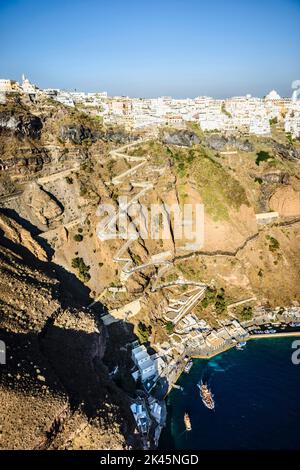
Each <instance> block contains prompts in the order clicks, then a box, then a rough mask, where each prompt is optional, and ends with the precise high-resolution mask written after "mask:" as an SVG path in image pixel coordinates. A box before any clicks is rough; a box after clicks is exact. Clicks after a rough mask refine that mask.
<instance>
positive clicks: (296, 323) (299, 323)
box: [290, 321, 300, 328]
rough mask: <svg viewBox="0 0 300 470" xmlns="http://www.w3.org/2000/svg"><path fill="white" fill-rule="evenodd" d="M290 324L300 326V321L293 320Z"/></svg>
mask: <svg viewBox="0 0 300 470" xmlns="http://www.w3.org/2000/svg"><path fill="white" fill-rule="evenodd" d="M290 326H291V327H293V328H295V327H299V326H300V322H298V321H292V322H291V323H290Z"/></svg>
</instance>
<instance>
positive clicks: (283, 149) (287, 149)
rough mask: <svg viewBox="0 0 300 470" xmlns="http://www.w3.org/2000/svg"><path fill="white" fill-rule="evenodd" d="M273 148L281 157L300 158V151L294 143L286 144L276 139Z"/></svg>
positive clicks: (288, 158)
mask: <svg viewBox="0 0 300 470" xmlns="http://www.w3.org/2000/svg"><path fill="white" fill-rule="evenodd" d="M273 148H274V150H275V152H276V153H277V155H279V156H280V157H281V158H286V159H287V160H300V153H299V152H298V151H297V150H296V149H295V148H294V147H293V145H284V144H280V143H278V142H275V141H274V142H273Z"/></svg>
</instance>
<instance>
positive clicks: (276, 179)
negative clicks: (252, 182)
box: [256, 172, 290, 184]
mask: <svg viewBox="0 0 300 470" xmlns="http://www.w3.org/2000/svg"><path fill="white" fill-rule="evenodd" d="M256 179H257V180H259V181H261V182H263V183H270V184H272V183H279V184H289V179H290V176H289V174H288V173H282V172H279V173H265V174H263V175H259V176H258V177H256Z"/></svg>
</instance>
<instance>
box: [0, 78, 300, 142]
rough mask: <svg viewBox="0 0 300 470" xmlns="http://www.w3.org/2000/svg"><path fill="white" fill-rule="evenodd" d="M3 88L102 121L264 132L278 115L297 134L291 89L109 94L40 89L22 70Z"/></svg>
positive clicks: (299, 121)
mask: <svg viewBox="0 0 300 470" xmlns="http://www.w3.org/2000/svg"><path fill="white" fill-rule="evenodd" d="M8 92H23V93H27V94H30V95H35V94H37V93H42V94H44V95H46V96H48V97H49V98H51V99H53V100H56V101H58V102H60V103H62V104H64V105H65V106H71V107H74V106H81V107H82V108H83V109H87V110H88V112H90V113H94V114H97V115H99V116H101V117H102V118H103V120H104V122H105V123H107V124H121V125H124V126H125V127H126V128H127V129H129V130H134V129H142V128H157V127H158V126H165V125H169V126H177V125H179V126H182V125H184V124H185V123H186V122H188V121H189V122H197V123H199V125H200V127H201V128H202V129H203V130H204V131H228V132H235V131H244V132H247V133H249V134H255V135H260V136H268V135H270V132H271V127H270V121H271V122H272V120H278V121H282V122H283V123H284V127H285V131H286V132H288V133H290V134H291V136H292V137H293V138H296V137H299V136H300V100H297V95H296V94H294V95H293V97H292V98H281V97H280V96H279V95H278V93H277V92H276V91H275V90H272V91H271V92H270V93H269V94H267V95H266V96H265V97H264V98H255V97H252V96H251V95H246V96H237V97H232V98H228V99H225V100H221V99H214V98H211V97H208V96H199V97H196V98H193V99H191V98H186V99H173V98H171V97H170V96H163V97H158V98H149V99H145V98H129V97H128V96H114V97H109V96H108V95H107V92H105V91H103V92H97V93H84V92H78V91H64V90H60V89H57V88H48V89H43V90H41V89H39V88H38V87H37V86H36V85H34V84H32V83H31V82H30V81H29V80H28V79H27V78H26V77H25V76H24V75H23V76H22V83H21V84H20V83H18V82H16V81H14V80H7V79H2V80H0V95H1V93H2V94H3V93H8Z"/></svg>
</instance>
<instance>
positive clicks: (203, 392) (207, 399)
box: [197, 382, 215, 410]
mask: <svg viewBox="0 0 300 470" xmlns="http://www.w3.org/2000/svg"><path fill="white" fill-rule="evenodd" d="M197 386H198V388H199V390H200V397H201V398H202V401H203V404H204V405H205V406H206V408H208V409H209V410H214V409H215V402H214V398H213V394H212V393H211V391H210V390H209V388H208V386H207V385H206V384H204V383H203V382H201V384H197Z"/></svg>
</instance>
